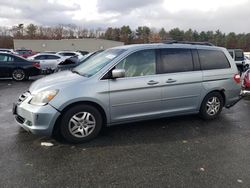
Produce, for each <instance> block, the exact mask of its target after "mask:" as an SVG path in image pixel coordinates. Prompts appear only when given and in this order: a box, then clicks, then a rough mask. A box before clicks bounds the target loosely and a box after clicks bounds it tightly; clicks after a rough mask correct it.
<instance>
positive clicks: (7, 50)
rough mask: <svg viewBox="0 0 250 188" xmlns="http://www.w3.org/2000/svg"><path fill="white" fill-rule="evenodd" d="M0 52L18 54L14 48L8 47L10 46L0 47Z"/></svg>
mask: <svg viewBox="0 0 250 188" xmlns="http://www.w3.org/2000/svg"><path fill="white" fill-rule="evenodd" d="M0 52H6V53H11V54H16V52H15V51H14V50H13V49H8V48H0Z"/></svg>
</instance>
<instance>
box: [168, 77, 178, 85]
mask: <svg viewBox="0 0 250 188" xmlns="http://www.w3.org/2000/svg"><path fill="white" fill-rule="evenodd" d="M176 81H177V80H174V79H172V78H169V79H168V80H167V81H166V83H168V84H169V83H174V82H176Z"/></svg>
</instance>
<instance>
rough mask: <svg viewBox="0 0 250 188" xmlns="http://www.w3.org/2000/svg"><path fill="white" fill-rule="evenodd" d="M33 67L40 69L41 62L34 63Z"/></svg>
mask: <svg viewBox="0 0 250 188" xmlns="http://www.w3.org/2000/svg"><path fill="white" fill-rule="evenodd" d="M32 65H33V67H36V68H38V69H40V63H32Z"/></svg>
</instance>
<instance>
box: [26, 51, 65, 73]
mask: <svg viewBox="0 0 250 188" xmlns="http://www.w3.org/2000/svg"><path fill="white" fill-rule="evenodd" d="M28 59H29V60H36V61H39V62H40V67H41V71H42V73H44V74H48V73H52V72H54V71H55V69H56V68H57V65H58V64H59V63H61V62H62V61H64V60H65V59H66V57H63V56H60V55H57V54H47V53H38V54H36V55H33V56H30V57H28Z"/></svg>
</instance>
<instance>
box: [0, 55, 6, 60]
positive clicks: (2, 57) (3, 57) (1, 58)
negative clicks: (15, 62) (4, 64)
mask: <svg viewBox="0 0 250 188" xmlns="http://www.w3.org/2000/svg"><path fill="white" fill-rule="evenodd" d="M0 61H8V56H7V55H3V54H0Z"/></svg>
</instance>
